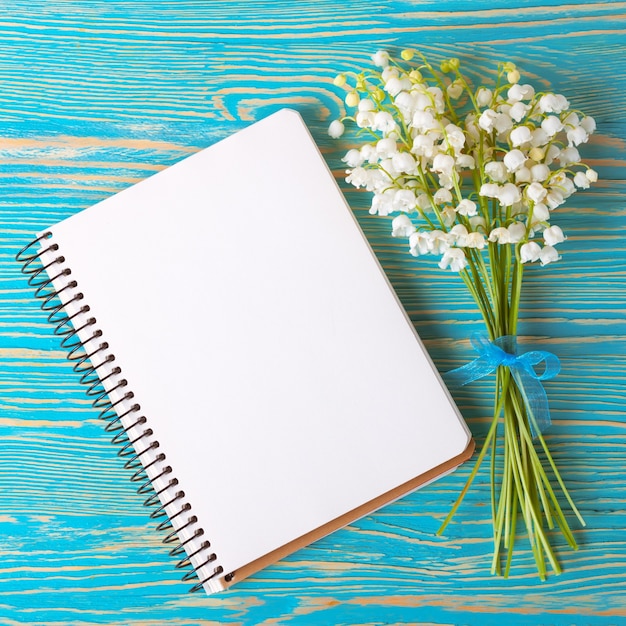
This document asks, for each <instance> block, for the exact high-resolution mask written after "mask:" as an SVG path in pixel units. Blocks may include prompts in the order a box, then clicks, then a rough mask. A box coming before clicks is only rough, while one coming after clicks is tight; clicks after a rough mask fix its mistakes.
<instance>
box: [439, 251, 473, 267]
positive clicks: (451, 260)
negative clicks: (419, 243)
mask: <svg viewBox="0 0 626 626" xmlns="http://www.w3.org/2000/svg"><path fill="white" fill-rule="evenodd" d="M466 266H467V259H466V258H465V252H463V250H462V249H461V248H450V249H448V250H446V251H445V252H444V253H443V256H442V257H441V261H439V267H440V268H441V269H442V270H445V269H447V268H448V267H449V268H450V269H451V270H452V271H453V272H460V271H461V270H462V269H464V268H465V267H466Z"/></svg>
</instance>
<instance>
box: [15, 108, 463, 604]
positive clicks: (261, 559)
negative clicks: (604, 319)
mask: <svg viewBox="0 0 626 626" xmlns="http://www.w3.org/2000/svg"><path fill="white" fill-rule="evenodd" d="M18 260H19V261H20V262H22V263H23V272H24V273H25V274H26V275H27V276H28V279H29V283H30V284H31V286H32V287H33V288H34V289H35V290H36V291H35V295H36V296H37V297H38V298H39V299H40V301H41V305H42V308H43V309H44V310H45V311H46V312H47V314H48V317H49V321H50V322H51V323H53V324H54V326H55V333H56V334H57V335H59V338H60V339H61V341H62V345H63V347H64V348H66V349H67V351H68V357H69V358H70V359H71V361H72V362H73V363H74V369H75V370H76V371H77V376H80V380H81V382H83V383H85V385H86V392H87V394H88V395H89V396H90V397H91V398H92V400H93V403H94V406H95V407H97V408H98V409H99V411H100V413H99V416H100V418H101V419H102V422H103V425H104V426H105V427H106V429H107V430H108V431H109V432H110V433H111V434H112V439H113V443H115V444H116V445H117V446H118V450H119V454H120V456H121V458H122V460H123V461H124V464H125V466H126V467H127V468H128V469H129V471H130V478H131V480H133V481H134V482H135V483H136V485H137V487H138V491H139V493H140V494H142V497H144V498H145V504H146V506H149V507H150V510H151V516H152V517H153V518H154V519H156V520H158V521H159V529H160V530H161V531H162V532H163V533H164V534H163V539H164V541H165V542H166V543H168V544H170V547H171V552H172V554H173V555H174V556H178V557H179V559H180V560H179V562H178V563H177V567H179V568H180V569H181V570H182V571H183V573H184V578H185V579H186V580H192V581H193V583H195V584H193V583H192V584H193V590H200V589H202V588H204V589H205V590H206V592H208V593H213V592H217V591H220V590H223V589H225V588H227V587H229V586H230V585H232V584H234V583H236V582H237V581H239V580H241V579H243V578H245V577H246V576H249V575H250V574H252V573H254V572H256V571H258V570H260V569H261V568H263V567H265V566H266V565H268V564H270V563H273V562H275V561H277V560H279V559H281V558H283V557H285V556H286V555H288V554H290V553H292V552H294V551H295V550H297V549H299V548H301V547H303V546H305V545H307V544H309V543H310V542H313V541H315V540H317V539H320V538H321V537H323V536H324V535H326V534H328V533H330V532H332V531H334V530H336V529H338V528H340V527H342V526H344V525H346V524H348V523H350V522H352V521H354V520H356V519H357V518H359V517H361V516H364V515H366V514H368V513H371V512H372V511H374V510H375V509H377V508H379V507H381V506H383V505H385V504H387V503H389V502H391V501H392V500H395V499H396V498H399V497H401V496H403V495H404V494H407V493H409V492H411V491H412V490H415V489H416V488H418V487H420V486H421V485H424V484H425V483H427V482H429V481H431V480H434V479H435V478H437V477H438V476H441V475H443V474H445V473H447V472H449V471H452V470H453V469H454V468H455V467H457V466H458V465H459V464H460V463H461V462H462V461H464V460H465V459H467V458H468V457H469V456H470V455H471V452H472V440H471V437H470V433H469V431H468V429H467V427H466V425H465V424H464V422H463V419H462V417H461V416H460V414H459V411H458V410H457V408H456V407H455V405H454V403H453V401H452V399H451V397H450V395H449V394H448V392H447V390H446V389H445V387H444V386H443V384H442V382H441V379H440V377H439V375H438V373H437V371H436V370H435V368H434V366H433V364H432V362H431V360H430V359H429V357H428V354H427V353H426V351H425V349H424V347H423V345H422V343H421V342H420V339H419V337H418V336H417V334H416V332H415V330H414V327H413V325H412V324H411V322H410V320H409V319H408V317H407V315H406V313H405V312H404V310H403V308H402V306H401V305H400V303H399V301H398V299H397V297H396V295H395V293H394V291H393V289H392V287H391V286H390V284H389V282H388V281H387V279H386V277H385V274H384V273H383V271H382V269H381V267H380V265H379V263H378V262H377V260H376V258H375V256H374V254H373V252H372V250H371V249H370V247H369V245H368V243H367V241H366V239H365V238H364V236H363V234H362V232H361V230H360V228H359V226H358V224H357V222H356V220H355V218H354V216H353V214H352V212H351V211H350V209H349V207H348V205H347V204H346V201H345V199H344V197H343V195H342V193H341V191H340V189H339V187H338V185H337V184H336V182H335V180H334V178H333V176H332V173H331V172H330V170H329V169H328V167H327V165H326V163H325V161H324V159H323V158H322V156H321V154H320V152H319V150H318V148H317V147H316V145H315V143H314V141H313V139H312V137H311V135H310V134H309V131H308V129H307V128H306V126H305V124H304V123H303V120H302V119H301V117H300V116H299V114H298V113H296V112H295V111H293V110H289V109H283V110H281V111H278V112H277V113H275V114H273V115H270V116H269V117H267V118H265V119H263V120H261V121H259V122H257V123H254V124H252V125H250V126H249V127H247V128H245V129H244V130H242V131H240V132H238V133H236V134H234V135H232V136H230V137H228V138H226V139H224V140H222V141H220V142H218V143H216V144H214V145H213V146H211V147H209V148H207V149H205V150H202V151H200V152H198V153H196V154H194V155H192V156H190V157H188V158H186V159H184V160H182V161H180V162H179V163H177V164H175V165H173V166H171V167H169V168H167V169H165V170H163V171H161V172H159V173H157V174H156V175H154V176H152V177H150V178H148V179H146V180H144V181H142V182H140V183H138V184H136V185H134V186H132V187H130V188H128V189H125V190H123V191H121V192H120V193H117V194H116V195H114V196H112V197H110V198H107V199H105V200H104V201H102V202H99V203H98V204H96V205H95V206H92V207H91V208H88V209H86V210H84V211H82V212H80V213H78V214H76V215H73V216H72V217H70V218H68V219H65V220H64V221H62V222H60V223H57V224H56V225H54V226H51V227H50V228H49V229H46V230H45V231H42V232H41V233H39V234H38V235H37V239H36V240H35V241H33V242H32V243H31V244H29V246H27V248H25V249H24V250H22V252H20V254H19V255H18ZM196 576H197V578H196Z"/></svg>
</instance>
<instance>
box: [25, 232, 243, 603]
mask: <svg viewBox="0 0 626 626" xmlns="http://www.w3.org/2000/svg"><path fill="white" fill-rule="evenodd" d="M51 238H52V233H51V232H49V231H48V232H45V233H44V234H43V235H41V236H39V237H37V239H34V240H33V241H31V242H30V243H29V244H28V245H26V246H25V247H24V248H22V249H21V250H20V251H19V252H18V254H17V255H16V257H15V258H16V260H17V262H18V263H21V264H22V273H23V274H25V275H26V276H28V284H29V285H30V286H31V287H34V288H35V297H36V298H37V299H39V300H41V304H40V306H41V309H42V310H43V311H45V312H46V313H48V322H50V323H51V324H52V325H54V334H55V335H57V336H59V337H61V347H63V348H65V349H67V350H68V354H67V358H68V359H69V360H70V361H71V362H73V364H74V365H73V369H74V371H75V372H76V373H78V374H80V379H79V380H80V383H81V384H82V385H85V386H86V390H85V393H86V394H87V396H88V397H90V398H93V400H92V405H93V407H94V408H96V409H98V410H99V411H100V413H99V415H98V418H99V419H101V420H103V421H105V422H106V425H105V427H104V429H105V430H106V431H107V432H108V433H114V436H113V438H112V439H111V442H112V443H113V444H114V445H116V446H119V450H118V452H117V454H118V456H119V457H120V458H122V459H123V460H124V467H125V468H126V469H128V470H129V471H132V472H133V474H132V475H131V476H130V480H131V481H132V482H133V483H141V484H140V486H139V487H138V489H137V493H138V494H140V495H143V496H148V497H146V499H145V500H144V503H143V504H144V506H146V507H148V508H150V509H152V511H151V513H150V518H151V519H155V520H156V519H160V518H162V517H165V518H166V519H164V520H162V521H161V522H160V523H159V524H158V525H157V530H159V531H166V530H169V531H170V532H169V533H168V534H167V535H166V536H165V537H164V538H163V543H164V544H166V545H170V544H173V543H176V545H175V546H174V547H172V548H171V549H170V555H171V556H172V557H179V556H181V555H183V554H185V552H187V555H185V556H184V557H183V558H181V559H180V560H179V561H178V562H177V563H176V569H178V570H187V571H186V572H185V574H184V575H183V577H182V580H184V581H191V580H193V579H194V578H198V581H199V582H197V583H196V584H195V585H193V587H191V588H190V589H189V591H190V592H191V593H194V592H197V591H200V589H202V588H203V586H204V584H205V583H207V582H209V581H210V580H212V579H213V578H215V577H217V576H219V575H220V574H222V573H223V571H224V569H223V567H222V566H221V565H218V564H217V563H216V561H217V555H216V554H215V552H212V551H211V550H210V548H211V543H210V542H209V541H206V540H201V537H203V536H204V530H203V529H202V528H199V527H198V518H197V517H196V516H195V515H194V514H193V512H192V507H191V505H190V504H189V502H186V501H185V492H184V491H182V490H179V489H176V487H177V486H178V479H177V478H175V477H174V476H172V473H173V470H172V468H171V466H170V465H167V464H166V456H165V454H164V453H163V452H155V451H156V450H157V449H158V448H159V447H160V444H159V442H158V441H157V440H156V439H155V438H154V433H153V431H152V429H151V428H149V427H148V419H147V418H146V417H145V416H144V415H139V416H137V417H136V418H135V414H137V413H139V412H140V411H141V407H140V405H139V404H137V403H134V402H132V400H133V398H134V394H133V392H132V391H130V390H129V389H127V387H128V381H127V380H126V379H125V378H122V376H121V374H122V369H121V368H120V367H119V366H116V365H112V364H113V363H114V361H115V355H114V354H112V353H111V352H109V344H108V343H107V342H106V341H102V340H101V341H100V342H98V340H99V339H100V338H102V331H101V330H100V329H99V328H96V324H97V320H96V318H95V317H93V316H92V315H90V308H89V305H88V304H84V303H82V300H83V298H84V296H83V294H82V293H81V292H80V291H78V283H77V281H75V280H72V279H69V278H68V277H69V276H70V275H71V274H72V271H71V269H70V268H69V267H67V266H66V265H65V257H64V256H63V255H62V254H61V253H60V251H59V246H58V244H56V243H50V245H48V246H47V247H46V246H45V244H46V242H47V240H49V239H51ZM38 244H39V245H40V250H39V251H37V252H34V251H33V249H34V247H35V246H36V245H38ZM57 266H58V267H57ZM55 281H63V283H64V284H63V286H62V287H61V288H59V289H55V286H54V284H53V283H54V282H55ZM61 295H67V296H69V299H67V300H66V302H61V301H60V296H61ZM57 300H58V302H57ZM72 309H75V310H74V312H71V311H72ZM70 313H71V314H70ZM91 328H93V331H92V334H91V336H90V337H89V338H87V339H85V340H81V338H80V337H79V333H80V332H82V331H88V330H89V329H91ZM96 363H97V364H96ZM101 368H102V370H101ZM105 383H106V386H105ZM107 387H109V389H108V390H107ZM116 398H117V399H116ZM124 419H126V420H127V421H132V423H131V424H130V425H129V426H124V424H123V423H122V420H124ZM149 470H150V473H151V474H153V476H152V477H150V475H149V473H148V471H149ZM159 484H164V486H162V487H158V485H159ZM168 509H169V510H170V511H173V512H172V513H169V515H168ZM185 516H187V518H186V519H185ZM170 529H171V530H170ZM185 537H186V538H185ZM198 544H199V545H198ZM188 548H189V549H190V550H193V552H188V551H187V549H188ZM194 557H195V558H196V560H200V561H202V562H201V563H200V564H199V565H196V566H194V565H193V563H192V559H193V558H194ZM207 566H208V567H209V568H210V569H211V568H212V571H210V573H209V575H208V576H203V575H201V572H200V570H202V569H203V568H205V567H207ZM234 577H235V573H234V572H232V573H229V574H226V576H224V580H225V581H226V582H230V581H232V580H233V578H234Z"/></svg>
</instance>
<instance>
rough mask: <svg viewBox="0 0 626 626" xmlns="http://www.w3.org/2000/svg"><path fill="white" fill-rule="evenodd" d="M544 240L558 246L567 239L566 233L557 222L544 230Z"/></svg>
mask: <svg viewBox="0 0 626 626" xmlns="http://www.w3.org/2000/svg"><path fill="white" fill-rule="evenodd" d="M543 240H544V241H545V242H546V245H547V246H556V245H557V244H558V243H561V242H562V241H565V235H564V234H563V231H562V230H561V228H560V227H559V226H557V225H556V224H555V225H554V226H550V227H549V228H546V229H545V230H544V231H543Z"/></svg>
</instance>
